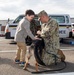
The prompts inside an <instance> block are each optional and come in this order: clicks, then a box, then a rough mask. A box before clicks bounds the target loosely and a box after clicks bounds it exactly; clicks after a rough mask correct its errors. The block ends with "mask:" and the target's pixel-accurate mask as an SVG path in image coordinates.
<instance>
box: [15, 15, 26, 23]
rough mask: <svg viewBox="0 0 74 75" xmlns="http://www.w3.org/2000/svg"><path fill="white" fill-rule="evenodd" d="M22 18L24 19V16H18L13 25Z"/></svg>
mask: <svg viewBox="0 0 74 75" xmlns="http://www.w3.org/2000/svg"><path fill="white" fill-rule="evenodd" d="M23 17H25V16H24V15H20V16H18V17H17V18H16V19H15V20H14V23H18V22H19V21H20V20H21V19H22V18H23Z"/></svg>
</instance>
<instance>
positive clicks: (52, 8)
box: [0, 0, 74, 20]
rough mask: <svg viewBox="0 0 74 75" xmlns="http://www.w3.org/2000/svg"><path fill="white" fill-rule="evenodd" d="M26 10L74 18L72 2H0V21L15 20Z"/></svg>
mask: <svg viewBox="0 0 74 75" xmlns="http://www.w3.org/2000/svg"><path fill="white" fill-rule="evenodd" d="M27 9H32V10H34V11H35V13H36V14H37V13H39V12H40V11H41V10H45V11H46V12H47V13H48V14H69V15H70V16H71V17H74V0H0V20H4V19H8V18H10V19H15V18H16V17H17V16H18V15H20V14H24V13H25V11H26V10H27Z"/></svg>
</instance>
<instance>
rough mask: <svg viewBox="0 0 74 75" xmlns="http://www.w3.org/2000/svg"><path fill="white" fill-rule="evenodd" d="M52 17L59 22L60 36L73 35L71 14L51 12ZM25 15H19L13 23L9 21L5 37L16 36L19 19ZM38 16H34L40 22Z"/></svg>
mask: <svg viewBox="0 0 74 75" xmlns="http://www.w3.org/2000/svg"><path fill="white" fill-rule="evenodd" d="M49 16H50V17H51V18H53V19H55V20H56V21H57V22H58V24H59V36H60V38H67V37H68V38H71V37H72V34H73V33H72V24H71V21H70V16H69V15H68V14H50V15H49ZM23 17H25V16H24V15H19V16H18V17H17V18H16V19H15V20H14V21H13V22H12V23H10V24H9V23H8V24H7V25H6V28H5V38H6V39H10V38H14V35H15V31H16V27H17V25H18V23H19V21H20V20H21V19H22V18H23ZM37 19H38V17H37V16H36V17H35V18H34V20H35V21H37V23H39V22H38V20H37ZM37 25H38V28H39V27H41V25H40V24H37Z"/></svg>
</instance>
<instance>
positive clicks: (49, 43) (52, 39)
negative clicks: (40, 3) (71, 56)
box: [38, 10, 61, 65]
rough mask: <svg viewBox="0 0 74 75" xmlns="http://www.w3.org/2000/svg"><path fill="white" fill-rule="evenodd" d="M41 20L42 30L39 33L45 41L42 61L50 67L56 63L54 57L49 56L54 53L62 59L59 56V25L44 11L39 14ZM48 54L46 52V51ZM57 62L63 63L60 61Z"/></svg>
mask: <svg viewBox="0 0 74 75" xmlns="http://www.w3.org/2000/svg"><path fill="white" fill-rule="evenodd" d="M38 16H39V20H40V21H41V22H42V25H41V26H42V30H41V32H38V34H40V35H41V37H42V38H43V39H44V43H45V49H44V50H43V52H42V60H43V62H44V63H45V64H46V65H50V64H52V63H54V62H55V59H54V57H53V55H51V54H48V53H47V52H49V53H53V54H55V55H56V56H58V57H59V58H60V55H59V54H58V50H59V25H58V23H57V22H56V20H54V19H51V18H50V17H49V16H48V15H47V13H46V12H45V11H44V10H43V11H41V12H40V13H39V14H38ZM45 50H46V51H47V52H46V51H45ZM57 61H61V59H58V60H57Z"/></svg>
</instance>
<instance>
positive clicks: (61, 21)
mask: <svg viewBox="0 0 74 75" xmlns="http://www.w3.org/2000/svg"><path fill="white" fill-rule="evenodd" d="M50 17H51V18H53V19H55V20H56V21H57V22H58V23H65V17H64V16H53V15H50Z"/></svg>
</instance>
